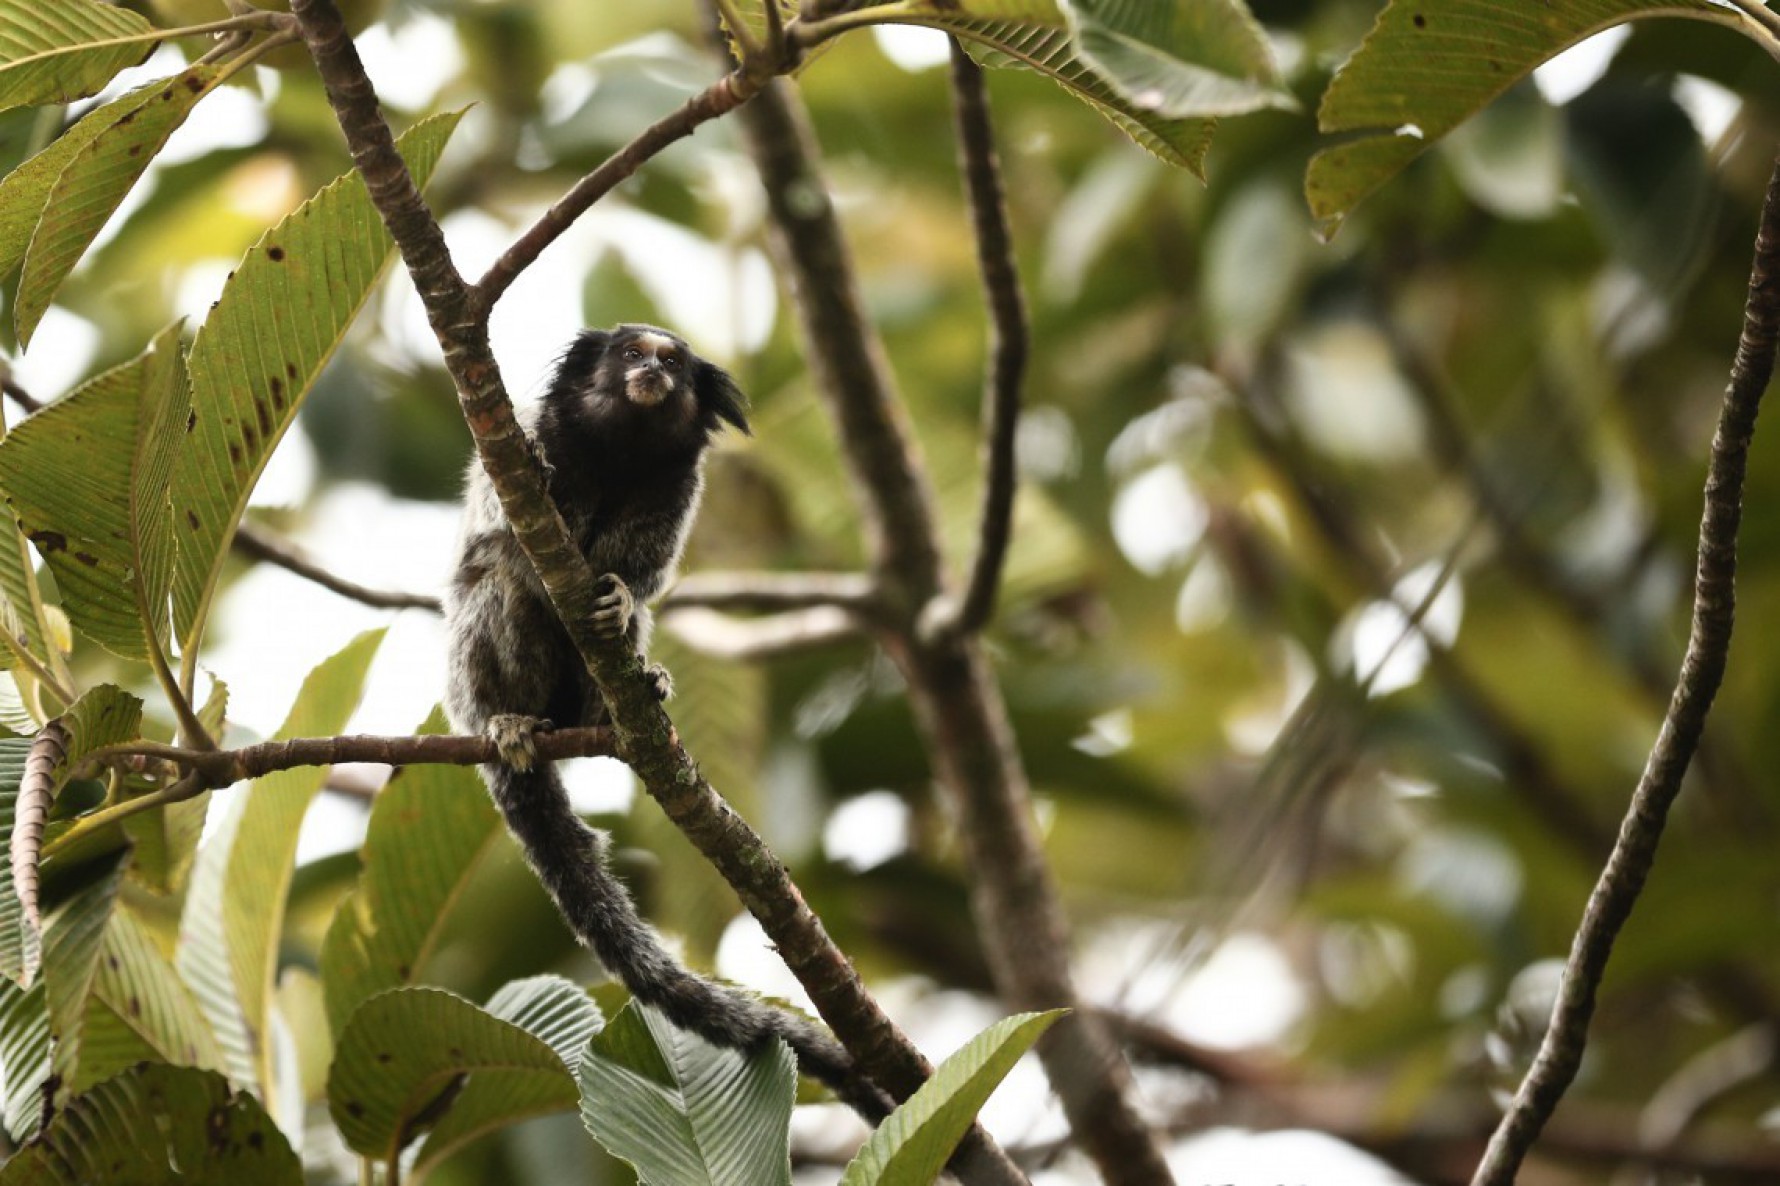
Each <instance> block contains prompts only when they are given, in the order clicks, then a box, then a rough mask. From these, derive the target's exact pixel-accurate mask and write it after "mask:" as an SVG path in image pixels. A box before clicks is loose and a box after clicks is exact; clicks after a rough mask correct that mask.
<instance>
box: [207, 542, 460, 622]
mask: <svg viewBox="0 0 1780 1186" xmlns="http://www.w3.org/2000/svg"><path fill="white" fill-rule="evenodd" d="M233 546H234V549H235V551H237V552H239V553H241V554H242V555H243V556H246V557H248V558H250V559H253V560H263V561H265V562H266V563H268V564H275V565H277V566H278V567H279V568H282V569H284V570H286V571H287V572H294V573H296V574H297V575H298V576H300V577H302V578H303V579H304V580H307V581H313V582H314V583H316V584H317V585H320V586H321V587H322V588H324V589H326V590H328V591H329V592H332V593H338V594H339V595H340V596H342V597H346V598H350V599H351V600H353V601H357V602H361V603H363V604H365V605H368V606H371V607H373V608H374V609H423V610H427V611H429V612H431V613H435V614H436V613H439V612H440V606H439V599H438V598H437V597H432V596H429V595H427V594H425V593H399V592H389V591H385V590H382V589H372V588H368V587H367V586H364V585H361V584H358V583H357V582H356V581H349V580H347V579H346V578H345V577H342V576H336V575H335V574H334V573H331V572H329V571H328V570H327V569H325V568H323V567H321V566H320V565H319V564H316V563H315V562H314V561H312V560H309V559H307V558H306V557H304V556H303V555H301V554H300V553H298V551H297V550H296V549H295V548H293V547H292V546H291V545H290V543H289V542H288V541H286V540H281V539H279V538H278V537H277V536H275V535H273V534H272V533H271V532H269V531H263V530H261V529H260V528H258V527H255V526H254V525H253V524H251V523H242V524H241V525H240V526H239V527H238V528H236V529H235V542H234V545H233Z"/></svg>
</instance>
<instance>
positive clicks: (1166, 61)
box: [1069, 0, 1298, 119]
mask: <svg viewBox="0 0 1780 1186" xmlns="http://www.w3.org/2000/svg"><path fill="white" fill-rule="evenodd" d="M1069 12H1070V15H1071V16H1072V17H1073V18H1074V20H1075V40H1076V45H1077V47H1078V48H1079V51H1080V53H1081V55H1082V57H1083V59H1084V60H1085V61H1086V62H1087V63H1088V64H1089V65H1090V66H1092V67H1093V68H1094V69H1095V70H1096V71H1097V72H1098V73H1099V74H1100V75H1101V77H1103V78H1105V79H1106V80H1107V81H1108V82H1110V83H1111V84H1112V85H1113V87H1114V88H1115V89H1116V90H1117V91H1118V93H1119V95H1120V97H1121V98H1122V99H1123V100H1124V103H1125V104H1127V105H1129V107H1130V108H1132V109H1135V110H1137V111H1146V112H1154V113H1155V114H1157V115H1160V116H1165V117H1168V118H1172V119H1185V118H1205V117H1208V116H1218V115H1242V114H1245V113H1247V112H1250V111H1259V110H1262V109H1264V108H1268V107H1279V108H1285V109H1287V110H1292V109H1295V108H1296V107H1297V105H1298V104H1297V100H1295V99H1294V98H1293V97H1292V95H1291V93H1290V92H1289V91H1287V90H1286V89H1285V88H1284V86H1283V85H1282V83H1281V81H1280V77H1279V70H1278V67H1276V66H1275V65H1274V62H1273V53H1272V51H1271V50H1270V49H1269V48H1268V45H1267V35H1266V34H1265V33H1263V32H1262V31H1261V26H1260V24H1259V23H1258V22H1256V20H1255V18H1254V16H1253V15H1252V14H1250V12H1249V10H1248V8H1247V6H1246V5H1244V4H1243V3H1242V0H1073V2H1072V3H1071V4H1070V6H1069Z"/></svg>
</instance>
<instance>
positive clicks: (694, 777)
mask: <svg viewBox="0 0 1780 1186" xmlns="http://www.w3.org/2000/svg"><path fill="white" fill-rule="evenodd" d="M292 11H293V12H294V14H295V15H296V17H297V19H298V21H299V23H300V24H301V25H302V29H303V38H304V41H305V42H306V43H307V44H308V46H309V50H310V54H311V55H312V56H313V57H314V59H315V63H316V69H317V72H318V73H319V74H320V76H321V79H322V83H323V85H324V87H325V89H326V91H327V96H328V101H329V103H330V105H331V106H332V107H333V109H334V113H335V116H336V118H337V119H338V121H339V123H340V126H341V129H342V130H343V131H344V132H345V134H346V140H347V143H348V145H349V146H350V148H351V150H352V157H353V162H354V164H355V165H356V167H357V168H358V170H359V173H360V174H361V175H362V176H363V177H364V179H365V183H366V188H367V191H368V192H369V194H370V196H371V199H372V201H373V203H374V204H375V205H376V208H377V211H378V213H379V215H381V216H382V218H383V221H384V224H385V226H387V227H388V228H389V231H390V234H391V236H392V238H394V240H395V243H396V246H397V249H398V250H399V251H400V252H401V255H402V260H403V262H404V263H405V264H406V265H407V268H408V271H409V274H410V275H411V276H412V277H413V279H414V284H415V287H416V289H417V290H418V292H419V294H420V298H421V301H422V303H423V304H424V306H425V308H426V311H427V318H428V321H429V322H430V323H431V325H432V328H433V332H434V334H435V335H436V336H437V338H438V340H439V344H440V349H441V353H442V354H443V356H444V359H445V364H446V368H447V370H448V371H449V373H450V374H451V376H452V380H453V382H454V383H455V384H456V386H457V390H458V399H459V403H460V404H461V405H462V408H463V412H464V418H465V421H466V423H467V424H468V425H469V428H470V432H471V435H472V436H473V437H474V438H475V442H476V449H477V454H478V456H479V458H480V459H481V462H482V466H483V469H484V471H485V472H486V473H487V474H488V476H489V480H490V482H491V483H492V484H493V486H494V488H495V491H496V493H497V495H498V496H499V499H500V503H501V508H502V510H503V512H504V513H505V515H506V517H507V521H508V523H509V524H510V525H511V527H512V529H513V533H514V536H515V538H516V540H517V541H518V542H519V544H520V546H521V548H522V549H523V550H524V551H525V553H526V556H527V557H528V559H530V561H531V563H532V565H533V567H534V568H535V569H536V570H537V573H538V577H539V580H540V582H541V584H542V585H543V587H544V590H545V592H546V594H547V595H548V596H549V598H550V601H551V604H552V605H553V606H554V607H555V609H556V612H557V614H558V616H559V617H560V618H561V620H562V622H563V624H564V628H565V629H566V630H567V632H568V635H569V638H570V640H571V642H573V644H574V645H575V648H576V650H577V651H578V652H579V653H580V654H581V656H582V658H583V660H584V661H585V662H586V663H587V665H588V670H589V671H590V672H591V673H592V675H593V678H594V680H595V682H596V684H597V686H598V688H599V690H600V694H601V698H602V699H603V701H604V702H605V704H606V707H607V709H608V710H609V712H610V713H611V717H612V725H613V739H614V749H615V752H616V754H617V756H618V757H619V758H621V759H622V760H623V761H624V762H625V763H626V764H627V765H629V766H630V767H631V769H632V770H633V771H634V772H635V773H636V775H637V777H638V778H639V780H640V781H641V782H642V783H643V786H644V788H645V789H646V790H647V791H648V792H649V794H650V796H651V797H653V798H654V799H655V800H656V802H657V803H659V804H660V805H661V807H662V809H663V810H664V811H665V812H666V813H667V815H668V817H669V818H670V819H671V820H673V822H674V824H675V825H676V826H677V827H679V828H680V830H681V831H682V832H684V833H685V834H686V836H687V838H688V839H690V840H691V841H692V842H693V844H694V845H695V846H696V847H697V848H698V849H699V851H700V852H701V853H703V854H704V855H705V857H706V858H707V859H709V860H710V861H711V862H712V863H713V864H714V865H715V866H716V868H717V869H718V871H719V872H720V873H721V874H722V875H723V877H724V878H725V879H726V880H727V881H728V882H729V883H730V885H731V886H732V887H734V888H735V890H736V893H737V895H738V896H739V897H740V898H741V900H742V903H743V905H745V906H746V907H747V908H748V910H749V911H750V912H751V913H752V914H753V915H754V916H755V918H756V919H758V920H759V921H760V924H761V927H762V929H763V930H764V931H765V932H766V934H767V936H768V937H769V938H770V939H771V940H772V941H773V942H774V944H775V945H776V946H777V947H778V950H779V953H780V955H781V957H783V958H784V960H785V962H786V964H787V966H788V967H789V968H790V969H791V970H792V972H793V973H794V974H795V975H796V976H797V978H798V980H799V982H800V983H801V984H802V985H803V986H804V988H805V990H806V991H807V992H808V993H809V994H810V997H811V999H812V1000H813V1001H814V1002H815V1004H816V1007H817V1011H818V1012H819V1013H820V1014H821V1016H822V1018H823V1020H824V1021H826V1022H827V1023H828V1024H829V1026H830V1027H831V1028H832V1029H833V1030H834V1032H835V1034H836V1036H837V1037H838V1038H839V1039H840V1040H841V1042H842V1043H843V1044H844V1045H845V1046H846V1048H847V1050H848V1051H849V1052H850V1053H851V1054H852V1056H853V1057H854V1058H855V1059H856V1060H857V1061H858V1063H859V1066H860V1068H861V1070H862V1072H863V1073H864V1074H866V1075H869V1076H870V1077H871V1078H872V1079H874V1080H876V1081H877V1082H879V1083H880V1084H882V1085H883V1086H885V1087H886V1088H887V1089H889V1091H890V1092H891V1094H892V1095H894V1096H896V1097H897V1098H899V1099H900V1098H906V1097H907V1095H909V1094H911V1093H912V1091H913V1089H914V1087H915V1086H916V1085H918V1084H919V1083H920V1082H922V1081H924V1080H925V1077H926V1075H927V1074H929V1073H930V1071H931V1068H930V1067H929V1066H928V1064H927V1062H926V1060H925V1059H923V1058H922V1057H921V1055H920V1052H919V1051H917V1050H916V1049H915V1048H914V1047H913V1046H912V1045H911V1044H910V1043H909V1041H908V1039H907V1038H905V1037H904V1036H903V1035H902V1034H901V1033H900V1032H899V1031H898V1030H897V1029H896V1028H895V1026H894V1025H893V1024H892V1023H891V1022H890V1020H889V1018H887V1017H886V1016H884V1014H883V1012H882V1010H880V1009H879V1008H878V1005H877V1003H876V1002H875V1001H873V1000H872V998H871V997H870V996H869V995H868V994H867V993H866V991H865V989H864V986H863V985H862V984H861V983H860V980H859V977H858V974H857V973H856V972H855V971H854V970H853V968H852V966H851V965H850V964H849V963H848V962H847V959H846V957H845V955H843V954H842V953H841V952H840V950H839V949H838V948H836V947H835V945H834V943H833V941H832V940H830V939H829V937H828V935H827V932H826V931H825V930H824V929H823V927H822V923H821V921H820V920H819V919H818V918H817V917H816V916H815V914H814V913H813V912H812V911H811V910H810V908H809V906H808V904H807V903H805V901H804V900H803V896H802V894H800V893H799V892H798V889H797V887H796V886H795V885H794V884H793V883H792V881H791V878H790V876H789V875H788V874H787V873H786V871H785V867H784V865H783V864H781V863H780V862H779V861H778V860H777V858H775V857H774V856H773V855H772V854H771V852H770V851H768V850H767V848H766V846H765V844H764V843H763V842H762V841H761V839H760V837H759V836H758V835H757V834H756V833H755V832H754V831H753V830H752V829H750V828H749V827H748V825H747V824H746V823H745V822H744V821H743V820H742V819H741V817H740V816H738V815H736V814H735V812H734V811H732V810H731V809H730V808H729V806H728V804H726V803H725V802H724V801H723V800H722V799H721V798H720V797H719V796H718V794H717V793H716V791H715V790H713V789H712V787H711V784H710V783H709V782H708V781H706V779H705V778H704V776H703V775H702V774H700V773H699V769H698V766H697V765H696V764H695V763H694V762H693V760H692V758H691V757H690V756H689V755H688V754H687V753H686V751H685V749H684V748H683V747H682V746H681V744H680V741H679V736H678V734H677V733H676V732H675V730H674V726H673V722H672V721H671V720H669V719H668V716H667V713H666V712H665V711H663V709H662V707H661V703H660V701H659V700H658V699H657V697H656V694H655V689H654V687H653V686H652V681H651V680H649V679H648V678H646V676H645V675H644V671H643V665H642V661H641V660H640V658H639V657H638V656H637V654H636V652H635V651H634V650H633V649H632V648H631V646H630V645H629V643H628V642H626V641H625V640H624V639H621V638H618V639H611V638H603V637H601V636H599V635H598V634H597V633H596V632H595V631H594V630H593V628H592V622H593V620H594V615H593V612H592V611H593V600H594V582H593V574H592V572H591V571H590V570H589V568H588V565H587V562H586V560H585V558H584V557H583V556H582V555H581V553H580V552H579V551H578V550H577V549H576V548H575V547H574V544H573V541H572V540H571V539H570V538H569V534H568V531H567V529H566V528H565V526H564V524H563V521H562V517H561V515H560V514H559V513H558V512H557V510H556V508H555V506H554V504H553V503H552V502H551V501H550V499H549V496H548V495H547V494H546V492H545V489H544V486H543V481H542V478H543V475H542V472H541V469H540V467H539V464H538V460H537V457H536V455H535V454H534V453H533V451H532V448H531V445H530V442H529V441H528V440H527V438H526V436H525V433H524V430H523V429H522V428H521V427H520V426H519V425H518V423H517V422H516V421H515V419H514V416H513V405H512V401H511V400H510V398H509V397H508V394H507V390H506V386H505V384H504V383H503V381H502V379H501V374H500V367H499V365H498V364H497V363H496V361H495V359H494V355H493V352H492V350H491V349H490V347H489V342H488V325H487V314H488V309H489V307H490V305H491V303H492V301H491V299H490V296H489V292H488V290H484V291H483V292H482V293H481V295H480V298H479V299H478V297H477V295H476V294H474V293H472V292H471V290H470V289H469V288H468V287H467V286H466V285H465V283H464V281H463V278H462V277H461V276H460V275H459V274H458V272H457V269H456V268H455V267H454V266H453V264H452V262H451V259H450V255H449V253H448V251H447V249H446V246H445V241H444V236H443V234H442V232H441V231H440V228H439V224H438V221H437V220H436V219H435V218H434V217H433V216H432V214H431V212H430V211H429V210H428V209H427V206H426V204H425V202H424V200H423V199H422V198H421V195H420V193H419V191H418V189H416V187H415V185H414V180H413V178H412V176H410V174H409V173H408V170H407V167H406V165H405V164H404V163H403V161H402V158H401V156H400V154H398V153H397V152H396V149H395V140H394V136H393V135H392V134H391V132H390V129H389V125H388V124H387V122H386V121H385V120H384V118H383V116H382V113H381V111H380V109H379V107H378V103H377V97H376V95H375V93H374V92H373V91H372V88H371V84H370V81H369V79H368V78H366V76H365V72H364V67H363V65H362V63H361V62H360V61H359V58H358V52H357V50H356V48H355V47H354V46H353V44H352V41H351V38H350V37H349V36H348V35H347V31H346V27H345V24H344V22H343V21H342V20H341V18H340V13H339V10H338V8H337V7H336V6H335V3H334V0H295V2H294V3H293V5H292ZM737 101H738V102H739V99H738V100H737ZM640 159H641V158H640V157H639V160H640ZM521 266H522V265H521ZM516 270H517V269H515V271H516ZM978 1180H979V1181H985V1182H987V1181H995V1182H1007V1181H1017V1180H1018V1179H1017V1177H1015V1178H1008V1177H1006V1176H1005V1175H995V1176H992V1175H987V1174H985V1175H983V1176H982V1177H981V1178H979V1179H978Z"/></svg>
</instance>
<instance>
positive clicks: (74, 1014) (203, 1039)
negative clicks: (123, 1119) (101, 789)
mask: <svg viewBox="0 0 1780 1186" xmlns="http://www.w3.org/2000/svg"><path fill="white" fill-rule="evenodd" d="M122 881H123V866H122V864H121V863H120V864H119V865H118V866H117V867H116V868H115V869H114V870H113V871H112V872H111V873H110V874H109V875H107V876H105V877H103V878H101V879H100V880H99V881H97V882H95V883H94V884H92V885H90V886H88V887H86V888H85V889H84V890H82V891H81V892H80V893H78V894H76V895H74V896H73V897H72V898H70V899H69V900H68V901H67V902H66V903H64V904H63V906H62V907H61V908H60V909H59V910H57V911H56V913H55V914H54V915H53V916H51V918H50V921H49V925H48V926H47V927H46V928H45V932H44V944H43V983H44V991H45V999H46V1005H47V1009H48V1014H49V1022H50V1028H51V1031H52V1032H53V1033H54V1035H55V1039H56V1040H55V1047H54V1055H53V1063H54V1066H55V1072H56V1074H57V1076H58V1077H59V1079H60V1082H61V1085H62V1086H63V1087H64V1088H65V1089H67V1090H70V1091H74V1092H76V1093H78V1092H80V1091H83V1090H85V1089H86V1088H87V1087H88V1086H90V1085H92V1084H94V1083H97V1082H99V1081H101V1080H104V1079H107V1078H109V1077H111V1076H112V1075H115V1074H117V1073H118V1072H120V1071H122V1070H125V1069H127V1068H129V1067H131V1066H134V1065H135V1064H136V1063H138V1062H141V1061H144V1060H145V1059H146V1060H151V1061H155V1062H165V1063H173V1064H178V1065H183V1066H201V1067H211V1068H215V1067H218V1066H220V1065H221V1062H222V1051H221V1049H220V1048H219V1047H218V1046H217V1043H216V1038H215V1036H214V1035H213V1034H212V1033H211V1031H210V1027H209V1026H208V1025H206V1024H205V1021H204V1018H203V1016H202V1015H201V1014H200V1012H199V1010H198V1006H197V1002H196V1001H195V1000H194V999H193V998H192V995H191V993H190V991H189V990H188V989H187V988H186V986H185V984H184V982H183V981H181V980H180V979H179V976H178V975H177V974H176V973H175V972H174V970H173V967H172V965H171V964H169V963H168V961H167V959H166V957H165V956H164V955H162V954H161V949H160V948H159V947H158V946H157V945H156V943H155V940H154V938H153V937H152V936H151V935H150V934H149V932H148V930H147V927H146V926H145V925H144V924H143V922H142V921H141V920H140V919H138V918H137V917H136V916H135V914H134V913H133V912H132V911H131V910H130V909H129V908H128V907H127V906H124V905H122V904H120V903H119V901H118V889H119V886H120V885H121V884H122Z"/></svg>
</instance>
